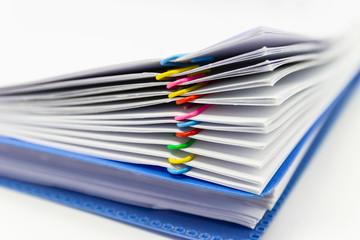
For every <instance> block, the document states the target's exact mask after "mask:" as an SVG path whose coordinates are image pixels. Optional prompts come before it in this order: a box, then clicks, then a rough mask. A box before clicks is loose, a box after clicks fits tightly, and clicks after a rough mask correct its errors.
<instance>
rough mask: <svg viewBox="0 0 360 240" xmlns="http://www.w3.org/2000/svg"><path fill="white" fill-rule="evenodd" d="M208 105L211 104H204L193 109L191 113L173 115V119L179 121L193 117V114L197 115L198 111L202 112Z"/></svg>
mask: <svg viewBox="0 0 360 240" xmlns="http://www.w3.org/2000/svg"><path fill="white" fill-rule="evenodd" d="M210 106H211V104H205V105H204V106H201V107H199V108H198V109H196V110H195V111H193V112H191V113H188V114H185V115H178V116H175V117H174V119H175V120H176V121H181V120H185V119H188V118H192V117H195V116H197V115H199V114H200V113H202V112H203V111H205V110H206V109H207V108H209V107H210Z"/></svg>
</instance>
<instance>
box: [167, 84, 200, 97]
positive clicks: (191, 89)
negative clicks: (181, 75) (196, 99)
mask: <svg viewBox="0 0 360 240" xmlns="http://www.w3.org/2000/svg"><path fill="white" fill-rule="evenodd" d="M204 85H206V83H198V84H196V85H194V86H191V87H188V88H184V89H181V90H179V91H176V92H173V93H170V94H169V95H168V98H174V97H177V96H180V95H182V94H185V93H188V92H191V91H194V90H196V89H198V88H200V87H202V86H204Z"/></svg>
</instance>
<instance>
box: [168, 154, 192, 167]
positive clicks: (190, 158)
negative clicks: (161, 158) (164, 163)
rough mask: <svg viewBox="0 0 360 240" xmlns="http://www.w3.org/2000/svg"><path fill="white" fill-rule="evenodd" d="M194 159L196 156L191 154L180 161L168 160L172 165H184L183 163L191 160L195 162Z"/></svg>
mask: <svg viewBox="0 0 360 240" xmlns="http://www.w3.org/2000/svg"><path fill="white" fill-rule="evenodd" d="M194 157H195V154H194V153H191V154H190V155H189V156H187V157H184V158H180V159H176V158H168V161H169V162H170V163H172V164H182V163H187V162H190V161H191V160H193V158H194Z"/></svg>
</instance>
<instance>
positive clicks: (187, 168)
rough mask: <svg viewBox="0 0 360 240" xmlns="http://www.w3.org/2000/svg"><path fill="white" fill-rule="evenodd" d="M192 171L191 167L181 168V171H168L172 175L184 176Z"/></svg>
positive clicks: (172, 169)
mask: <svg viewBox="0 0 360 240" xmlns="http://www.w3.org/2000/svg"><path fill="white" fill-rule="evenodd" d="M190 169H191V167H190V166H186V167H184V168H181V169H175V168H167V169H166V170H167V171H168V172H169V173H171V174H183V173H186V172H188V171H190Z"/></svg>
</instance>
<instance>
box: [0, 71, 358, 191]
mask: <svg viewBox="0 0 360 240" xmlns="http://www.w3.org/2000/svg"><path fill="white" fill-rule="evenodd" d="M359 78H360V72H359V73H358V74H357V75H356V76H355V77H354V79H353V80H352V81H351V82H350V83H349V84H348V86H347V87H346V88H345V89H344V90H343V91H342V92H341V94H340V95H339V96H338V97H337V98H336V99H335V100H334V102H333V103H332V104H331V105H330V106H329V107H328V108H327V109H326V111H325V112H324V113H323V114H322V115H321V116H320V117H319V119H318V120H317V121H316V122H315V123H314V124H313V126H312V127H311V128H310V129H309V131H308V132H307V133H306V134H305V135H304V137H303V138H302V139H301V141H300V142H299V143H298V144H297V146H296V147H295V148H294V149H293V151H292V152H291V153H290V155H289V156H288V157H287V159H286V160H285V161H284V163H283V164H282V165H281V167H280V168H279V169H278V170H277V172H276V173H275V175H274V176H273V178H272V179H271V180H270V182H269V183H268V184H267V186H266V187H265V189H264V190H263V192H262V193H261V194H260V195H256V194H253V193H248V192H245V191H240V190H236V189H233V188H229V187H225V186H221V185H218V184H214V183H210V182H206V181H202V180H199V179H195V178H192V177H188V176H185V175H172V174H170V173H168V172H167V170H166V169H165V168H162V167H156V166H148V165H139V164H130V163H123V162H116V161H111V160H108V159H102V158H97V157H93V156H88V155H84V154H78V153H74V152H69V151H64V150H60V149H56V148H51V147H46V146H42V145H38V144H33V143H29V142H25V141H20V140H17V139H13V138H7V137H2V136H0V143H2V144H8V145H13V146H19V147H23V148H28V149H33V150H38V151H42V152H46V153H50V154H57V155H61V156H66V157H70V158H74V159H77V160H81V161H87V162H90V163H95V164H99V165H103V166H107V167H111V168H115V169H120V170H123V171H129V172H133V173H137V174H142V175H146V176H149V177H154V178H158V179H162V180H166V181H172V182H176V183H180V184H186V185H190V186H194V187H199V188H205V189H208V190H211V191H217V192H223V193H226V194H232V195H237V196H242V197H259V196H265V195H267V194H269V193H271V192H272V191H273V190H274V188H275V187H276V186H277V185H278V183H279V182H280V180H281V179H282V177H283V176H284V174H285V173H286V171H287V170H288V169H289V167H290V166H291V164H292V163H293V161H294V159H295V157H296V156H297V154H298V153H299V151H300V149H301V148H302V147H303V145H304V144H305V143H306V141H307V140H308V138H309V137H310V136H311V134H312V133H313V132H314V131H315V130H316V129H317V128H318V127H319V125H320V124H321V123H322V121H323V120H324V119H325V118H326V117H327V116H328V115H329V113H330V112H331V111H332V109H333V108H334V107H335V106H336V105H337V104H338V103H339V101H341V99H342V98H343V97H344V96H346V95H348V94H349V92H350V91H351V89H352V88H353V87H354V85H355V84H356V83H357V82H358V81H359Z"/></svg>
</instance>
